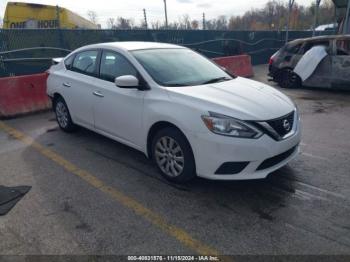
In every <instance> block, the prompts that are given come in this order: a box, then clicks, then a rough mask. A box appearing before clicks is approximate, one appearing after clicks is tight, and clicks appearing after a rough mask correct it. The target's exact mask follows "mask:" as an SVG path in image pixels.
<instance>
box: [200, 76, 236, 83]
mask: <svg viewBox="0 0 350 262" xmlns="http://www.w3.org/2000/svg"><path fill="white" fill-rule="evenodd" d="M228 80H231V78H228V77H227V76H221V77H216V78H212V79H210V80H208V81H205V82H204V83H202V85H206V84H212V83H218V82H222V81H228Z"/></svg>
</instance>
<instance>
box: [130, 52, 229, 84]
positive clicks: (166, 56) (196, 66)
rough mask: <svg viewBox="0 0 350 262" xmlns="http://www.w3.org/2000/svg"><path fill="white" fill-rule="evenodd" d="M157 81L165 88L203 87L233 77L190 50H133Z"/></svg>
mask: <svg viewBox="0 0 350 262" xmlns="http://www.w3.org/2000/svg"><path fill="white" fill-rule="evenodd" d="M132 54H133V55H134V56H135V58H136V59H137V60H138V62H139V63H140V64H141V65H142V66H143V67H144V68H145V69H146V71H147V72H148V73H149V74H150V75H151V77H152V78H153V80H154V81H156V82H157V83H158V84H160V85H163V86H189V85H202V84H209V83H215V82H221V81H226V80H231V79H232V77H231V76H230V75H229V74H227V73H226V72H225V71H223V70H222V69H221V68H220V67H218V66H217V65H215V64H214V63H212V62H211V61H209V60H208V59H206V58H205V57H203V56H201V55H199V54H197V53H196V52H193V51H191V50H190V49H185V48H177V49H175V48H174V49H148V50H136V51H132Z"/></svg>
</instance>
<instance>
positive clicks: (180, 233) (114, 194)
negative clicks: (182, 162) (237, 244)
mask: <svg viewBox="0 0 350 262" xmlns="http://www.w3.org/2000/svg"><path fill="white" fill-rule="evenodd" d="M0 129H1V130H3V131H5V132H6V133H8V134H9V135H10V136H12V137H13V138H16V139H18V140H20V141H22V142H23V143H24V144H26V145H28V146H31V147H32V148H34V149H35V150H37V151H38V152H39V153H40V154H42V155H43V156H45V157H47V158H49V159H50V160H52V161H53V162H55V163H57V164H58V165H60V166H62V167H63V168H64V169H66V170H67V171H69V172H70V173H72V174H74V175H76V176H78V177H80V178H81V179H83V180H84V181H85V182H87V183H89V184H90V185H91V186H93V187H95V188H97V189H99V190H100V191H102V192H104V193H106V194H107V195H109V196H110V197H111V198H112V199H114V200H116V201H117V202H119V203H120V204H122V205H124V206H125V207H127V208H129V209H130V210H132V211H134V212H135V213H136V214H138V215H139V216H141V217H143V218H145V219H146V220H148V221H149V222H151V223H152V224H153V225H155V226H157V227H159V228H160V229H161V230H163V231H165V232H166V233H167V234H169V235H170V236H172V237H174V238H176V239H177V240H178V241H179V242H181V243H182V244H183V245H184V246H186V247H188V248H190V249H192V250H193V251H195V252H196V253H198V254H200V255H213V256H218V255H219V252H218V251H217V250H215V249H213V248H211V247H209V246H207V245H206V244H203V243H201V242H200V241H198V240H196V239H194V238H193V237H192V236H191V235H190V234H189V233H187V232H186V231H184V230H183V229H181V228H179V227H177V226H174V225H172V224H170V223H168V222H167V221H166V219H164V218H163V217H162V216H160V215H158V214H157V213H155V212H153V211H152V210H150V209H148V208H147V207H145V206H143V205H142V204H141V203H140V202H138V201H137V200H135V199H133V198H132V197H129V196H127V195H125V194H124V193H122V192H120V191H119V190H117V189H115V188H113V187H110V186H108V185H106V184H105V183H104V182H102V181H101V180H100V179H98V178H97V177H95V176H93V175H92V174H90V173H89V172H88V171H86V170H83V169H80V168H79V167H77V166H76V165H74V164H73V163H71V162H69V161H68V160H67V159H65V158H64V157H62V156H61V155H59V154H57V153H55V152H53V151H52V150H50V149H49V148H47V147H45V146H43V145H41V144H39V143H37V142H36V141H35V140H34V139H33V138H32V137H30V136H27V135H25V134H24V133H22V132H21V131H19V130H17V129H15V128H13V127H10V126H8V125H7V124H5V123H4V122H2V121H0Z"/></svg>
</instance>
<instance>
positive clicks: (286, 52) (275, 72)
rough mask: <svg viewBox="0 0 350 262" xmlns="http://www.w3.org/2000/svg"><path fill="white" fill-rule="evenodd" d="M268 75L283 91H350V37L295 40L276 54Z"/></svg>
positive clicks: (270, 63) (272, 59) (271, 61)
mask: <svg viewBox="0 0 350 262" xmlns="http://www.w3.org/2000/svg"><path fill="white" fill-rule="evenodd" d="M268 75H269V76H271V77H272V80H273V81H275V82H277V83H278V84H279V85H280V86H281V87H282V88H297V87H300V86H305V87H319V88H338V89H350V35H334V36H320V37H313V38H306V39H297V40H294V41H291V42H289V43H287V44H286V45H285V46H284V47H282V48H281V49H280V50H279V51H277V52H276V53H275V54H274V55H272V57H271V58H270V61H269V74H268Z"/></svg>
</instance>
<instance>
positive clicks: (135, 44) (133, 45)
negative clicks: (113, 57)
mask: <svg viewBox="0 0 350 262" xmlns="http://www.w3.org/2000/svg"><path fill="white" fill-rule="evenodd" d="M83 48H84V49H85V48H117V49H124V50H127V51H133V50H143V49H164V48H185V47H183V46H178V45H173V44H167V43H159V42H141V41H125V42H109V43H100V44H93V45H88V46H84V47H83Z"/></svg>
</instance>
